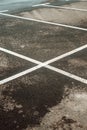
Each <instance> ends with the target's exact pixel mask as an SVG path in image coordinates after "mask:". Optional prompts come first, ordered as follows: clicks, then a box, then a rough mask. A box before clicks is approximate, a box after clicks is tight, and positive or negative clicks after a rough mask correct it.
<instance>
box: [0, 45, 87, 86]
mask: <svg viewBox="0 0 87 130" xmlns="http://www.w3.org/2000/svg"><path fill="white" fill-rule="evenodd" d="M86 47H87V45H84V46H82V47H79V48H77V51H74V50H73V52H74V53H76V52H78V51H81V50H82V49H85V48H86ZM0 49H1V51H4V52H6V53H9V54H12V55H14V54H15V52H13V53H12V51H9V50H7V49H3V48H0ZM75 50H76V49H75ZM10 52H11V53H10ZM74 53H73V54H74ZM65 54H66V53H65ZM71 54H72V53H71ZM69 55H70V53H69ZM14 56H21V57H20V58H22V55H20V54H17V55H14ZM65 56H67V55H65ZM24 57H26V56H24ZM59 57H60V56H59ZM60 58H64V57H63V56H61V57H60ZM60 58H59V59H60ZM29 59H30V60H31V58H29ZM29 59H28V57H26V59H25V60H28V61H29ZM54 59H55V58H53V59H51V60H48V61H46V62H40V61H37V60H34V59H32V60H33V61H35V62H37V63H38V65H37V66H35V67H32V68H30V69H27V70H25V71H23V72H20V73H18V74H15V75H13V76H10V77H8V78H6V79H3V80H1V81H0V85H2V84H5V83H7V82H9V81H12V80H14V79H16V78H19V77H21V76H24V75H26V74H29V73H31V72H33V71H35V70H37V69H40V68H42V67H45V68H48V69H50V70H52V71H55V72H57V73H60V74H63V75H65V76H67V77H69V78H72V79H75V80H77V81H79V82H82V83H85V84H87V80H86V79H84V78H81V77H79V76H76V75H74V74H71V73H69V72H66V71H64V70H61V69H58V68H56V67H53V66H51V65H48V64H49V63H52V62H54ZM55 60H57V59H55Z"/></svg>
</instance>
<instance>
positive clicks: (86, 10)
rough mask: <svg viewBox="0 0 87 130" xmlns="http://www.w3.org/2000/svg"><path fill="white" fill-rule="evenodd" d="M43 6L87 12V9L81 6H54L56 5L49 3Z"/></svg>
mask: <svg viewBox="0 0 87 130" xmlns="http://www.w3.org/2000/svg"><path fill="white" fill-rule="evenodd" d="M42 6H45V7H50V8H59V9H64V10H74V11H83V12H87V9H80V8H70V7H62V6H54V5H48V4H43V5H42Z"/></svg>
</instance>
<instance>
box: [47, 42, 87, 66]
mask: <svg viewBox="0 0 87 130" xmlns="http://www.w3.org/2000/svg"><path fill="white" fill-rule="evenodd" d="M85 48H87V44H86V45H83V46H81V47H78V48H76V49H74V50H72V51H69V52H66V53H64V54H62V55H60V56H57V57H55V58H53V59H51V60H48V61H46V64H51V63H53V62H55V61H58V60H61V59H63V58H65V57H67V56H70V55H72V54H75V53H77V52H79V51H81V50H83V49H85Z"/></svg>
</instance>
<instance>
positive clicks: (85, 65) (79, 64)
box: [51, 49, 87, 79]
mask: <svg viewBox="0 0 87 130" xmlns="http://www.w3.org/2000/svg"><path fill="white" fill-rule="evenodd" d="M51 65H52V66H55V67H57V68H60V69H62V70H65V71H67V72H70V73H72V74H75V75H77V76H80V77H82V78H86V79H87V49H84V50H82V51H80V52H77V53H75V54H73V55H71V56H68V57H66V58H63V59H62V60H60V61H56V62H54V63H52V64H51Z"/></svg>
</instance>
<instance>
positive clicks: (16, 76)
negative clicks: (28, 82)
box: [0, 64, 42, 85]
mask: <svg viewBox="0 0 87 130" xmlns="http://www.w3.org/2000/svg"><path fill="white" fill-rule="evenodd" d="M41 67H42V65H41V64H39V65H37V66H34V67H32V68H29V69H27V70H25V71H22V72H20V73H18V74H15V75H12V76H10V77H8V78H6V79H3V80H0V85H3V84H5V83H8V82H10V81H12V80H14V79H17V78H19V77H21V76H24V75H26V74H29V73H31V72H33V71H35V70H37V69H39V68H41Z"/></svg>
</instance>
